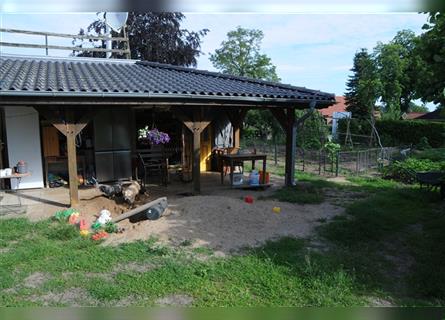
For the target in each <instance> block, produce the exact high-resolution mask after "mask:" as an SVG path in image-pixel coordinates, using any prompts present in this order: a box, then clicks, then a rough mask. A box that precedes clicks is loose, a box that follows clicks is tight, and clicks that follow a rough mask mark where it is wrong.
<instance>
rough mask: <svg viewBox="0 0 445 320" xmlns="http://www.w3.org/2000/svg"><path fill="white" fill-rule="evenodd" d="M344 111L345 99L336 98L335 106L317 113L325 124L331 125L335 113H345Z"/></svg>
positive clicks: (342, 97)
mask: <svg viewBox="0 0 445 320" xmlns="http://www.w3.org/2000/svg"><path fill="white" fill-rule="evenodd" d="M345 111H346V99H345V97H344V96H336V97H335V104H334V105H332V106H329V107H326V108H323V109H320V110H319V112H320V113H321V115H322V116H323V118H325V119H326V124H329V125H330V124H331V123H332V120H333V118H334V113H335V112H345Z"/></svg>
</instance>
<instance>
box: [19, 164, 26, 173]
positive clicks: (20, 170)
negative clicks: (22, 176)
mask: <svg viewBox="0 0 445 320" xmlns="http://www.w3.org/2000/svg"><path fill="white" fill-rule="evenodd" d="M27 172H28V164H27V163H26V162H19V163H17V173H27Z"/></svg>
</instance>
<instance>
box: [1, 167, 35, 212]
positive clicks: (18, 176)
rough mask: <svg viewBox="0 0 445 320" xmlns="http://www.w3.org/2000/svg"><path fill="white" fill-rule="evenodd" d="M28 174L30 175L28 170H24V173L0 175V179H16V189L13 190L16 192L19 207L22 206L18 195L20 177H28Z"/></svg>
mask: <svg viewBox="0 0 445 320" xmlns="http://www.w3.org/2000/svg"><path fill="white" fill-rule="evenodd" d="M30 175H31V173H30V172H26V173H13V174H12V175H10V176H4V177H0V179H17V189H16V190H15V192H17V198H18V200H19V204H18V206H19V207H21V206H22V199H21V197H20V192H18V190H19V187H20V182H21V181H22V178H24V177H29V176H30ZM3 191H6V190H3Z"/></svg>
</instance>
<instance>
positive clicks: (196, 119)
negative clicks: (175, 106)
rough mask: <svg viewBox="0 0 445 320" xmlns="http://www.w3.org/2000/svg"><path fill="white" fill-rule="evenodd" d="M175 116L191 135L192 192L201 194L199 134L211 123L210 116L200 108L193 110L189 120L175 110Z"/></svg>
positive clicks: (179, 111) (184, 114) (185, 115)
mask: <svg viewBox="0 0 445 320" xmlns="http://www.w3.org/2000/svg"><path fill="white" fill-rule="evenodd" d="M175 116H176V118H177V119H179V120H181V121H182V123H183V124H184V125H185V126H186V127H187V128H188V129H189V130H190V131H191V132H192V134H193V157H192V177H193V192H195V193H200V192H201V133H202V132H203V131H204V129H205V128H206V127H207V126H208V125H209V124H210V123H211V120H212V115H205V114H204V110H203V108H202V107H200V108H195V109H194V110H193V116H192V118H193V119H191V118H190V117H189V115H187V114H186V113H184V112H182V111H181V110H176V112H175Z"/></svg>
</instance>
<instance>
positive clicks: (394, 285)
mask: <svg viewBox="0 0 445 320" xmlns="http://www.w3.org/2000/svg"><path fill="white" fill-rule="evenodd" d="M301 180H305V181H306V182H307V183H310V184H311V185H312V186H313V188H314V189H313V190H317V192H320V193H321V194H323V193H324V192H326V190H335V191H336V192H340V193H341V192H343V191H357V192H362V193H365V194H366V195H367V196H366V197H361V198H359V199H357V200H356V201H354V202H352V203H351V204H349V205H348V206H347V207H346V215H344V216H339V217H337V218H335V219H333V220H328V221H324V222H323V223H322V225H321V226H320V227H319V229H318V237H317V239H316V240H317V244H318V245H315V242H314V241H313V240H314V239H294V238H282V239H280V240H278V241H274V242H269V243H267V244H266V245H265V246H263V247H261V248H255V249H254V248H251V249H246V250H245V251H243V252H241V253H240V254H238V255H235V256H230V257H225V258H218V257H215V256H213V252H212V251H211V250H209V249H206V248H198V249H192V248H191V247H190V243H188V242H184V243H183V244H181V245H180V246H178V247H167V246H162V245H160V244H159V243H158V242H157V241H156V240H155V239H152V240H150V241H146V242H134V243H131V244H126V245H120V246H118V247H105V246H102V245H99V244H97V243H93V242H92V241H90V240H85V239H82V238H80V237H79V235H78V233H77V232H73V229H72V228H71V227H70V226H68V225H64V224H60V223H59V222H53V221H42V222H39V223H31V222H29V221H27V220H25V219H9V220H0V256H1V259H0V305H2V306H6V305H7V306H28V305H46V304H47V305H54V306H59V305H72V304H75V305H108V306H115V305H128V304H131V305H144V306H145V305H148V306H150V305H156V304H168V303H176V304H181V303H183V304H191V305H195V306H355V305H369V304H371V303H376V301H380V302H382V301H383V302H385V303H391V304H396V305H443V304H444V302H445V286H444V285H443V283H445V250H444V248H445V232H444V230H445V207H444V202H443V201H442V202H441V201H440V200H439V199H438V194H437V193H430V192H424V191H422V190H420V189H418V188H417V187H415V186H414V187H407V186H404V185H401V184H398V183H394V182H388V181H385V180H380V179H370V178H369V179H365V178H351V179H350V180H351V184H350V185H338V184H335V183H333V182H328V181H325V180H323V179H321V178H318V177H314V176H310V175H306V176H305V177H304V176H300V181H301ZM286 192H287V195H286V196H287V197H290V199H291V200H292V197H293V195H292V190H287V191H286ZM296 192H301V190H297V191H296ZM282 200H289V199H286V197H285V198H283V199H282ZM320 248H321V249H320Z"/></svg>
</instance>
